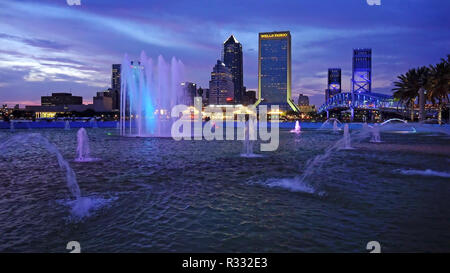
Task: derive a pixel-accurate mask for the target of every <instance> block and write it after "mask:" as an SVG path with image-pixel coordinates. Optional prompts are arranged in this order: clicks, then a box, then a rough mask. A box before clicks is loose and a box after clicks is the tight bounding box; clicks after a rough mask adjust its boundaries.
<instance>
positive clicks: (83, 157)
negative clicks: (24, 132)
mask: <svg viewBox="0 0 450 273" xmlns="http://www.w3.org/2000/svg"><path fill="white" fill-rule="evenodd" d="M90 152H91V151H90V149H89V138H88V135H87V132H86V129H84V128H80V129H79V130H78V132H77V157H76V158H75V162H92V161H98V160H99V159H98V158H92V157H90Z"/></svg>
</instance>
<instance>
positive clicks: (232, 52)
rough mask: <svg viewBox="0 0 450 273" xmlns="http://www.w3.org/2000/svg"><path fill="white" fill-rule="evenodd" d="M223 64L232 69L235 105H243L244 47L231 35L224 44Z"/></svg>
mask: <svg viewBox="0 0 450 273" xmlns="http://www.w3.org/2000/svg"><path fill="white" fill-rule="evenodd" d="M222 56H223V57H222V59H223V63H224V64H225V65H226V66H227V67H228V68H229V69H230V71H231V75H232V76H233V84H234V103H235V104H240V103H242V98H243V94H244V72H243V61H242V45H241V43H239V41H238V40H236V38H235V37H234V36H233V35H231V36H230V37H229V38H228V39H227V40H226V41H225V42H223V51H222Z"/></svg>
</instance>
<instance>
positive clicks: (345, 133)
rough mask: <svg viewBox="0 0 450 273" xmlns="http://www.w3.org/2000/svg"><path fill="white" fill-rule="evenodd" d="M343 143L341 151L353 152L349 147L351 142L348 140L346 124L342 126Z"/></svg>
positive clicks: (348, 134) (348, 133)
mask: <svg viewBox="0 0 450 273" xmlns="http://www.w3.org/2000/svg"><path fill="white" fill-rule="evenodd" d="M343 141H344V143H343V144H344V145H343V148H341V149H342V150H353V147H352V145H351V140H350V132H349V129H348V124H345V126H344V138H343Z"/></svg>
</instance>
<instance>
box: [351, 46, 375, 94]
mask: <svg viewBox="0 0 450 273" xmlns="http://www.w3.org/2000/svg"><path fill="white" fill-rule="evenodd" d="M352 71H353V75H352V92H354V93H362V92H366V93H370V92H371V91H372V49H370V48H362V49H353V70H352Z"/></svg>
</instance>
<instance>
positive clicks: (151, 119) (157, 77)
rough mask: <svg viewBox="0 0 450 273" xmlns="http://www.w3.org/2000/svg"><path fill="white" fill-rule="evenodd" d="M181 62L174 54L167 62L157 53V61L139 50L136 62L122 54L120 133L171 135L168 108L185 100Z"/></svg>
mask: <svg viewBox="0 0 450 273" xmlns="http://www.w3.org/2000/svg"><path fill="white" fill-rule="evenodd" d="M183 74H184V65H183V63H182V62H181V61H180V60H177V59H176V58H175V57H173V58H172V60H171V62H170V64H168V63H166V62H165V60H164V58H163V57H162V56H161V55H160V56H159V57H158V60H157V62H156V63H155V64H154V63H153V60H152V59H151V58H150V59H149V58H147V56H146V55H145V52H142V53H141V57H140V61H139V62H136V61H134V62H131V61H130V60H129V59H128V57H127V56H126V55H125V57H124V61H123V63H122V74H121V78H122V86H121V90H122V92H121V100H120V103H121V105H120V107H121V111H120V134H121V135H124V136H140V137H145V136H150V137H170V136H171V134H170V132H171V126H172V123H173V121H174V118H172V117H171V115H170V114H171V110H172V108H173V107H174V106H175V105H177V104H186V96H185V94H184V90H183V89H182V86H181V82H182V81H183V78H184V76H183Z"/></svg>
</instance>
